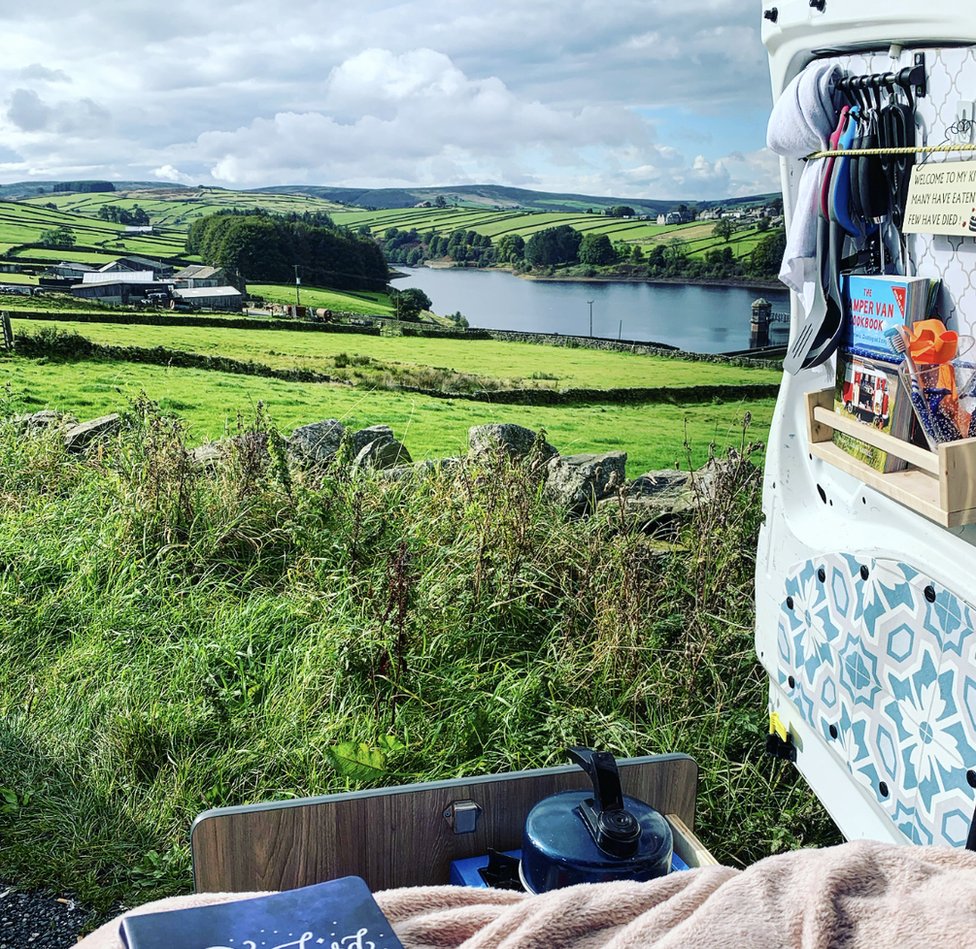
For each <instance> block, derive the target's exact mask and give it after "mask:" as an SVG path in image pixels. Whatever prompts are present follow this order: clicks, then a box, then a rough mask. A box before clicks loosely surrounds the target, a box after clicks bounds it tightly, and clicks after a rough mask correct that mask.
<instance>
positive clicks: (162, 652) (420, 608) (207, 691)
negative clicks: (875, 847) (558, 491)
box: [0, 399, 835, 907]
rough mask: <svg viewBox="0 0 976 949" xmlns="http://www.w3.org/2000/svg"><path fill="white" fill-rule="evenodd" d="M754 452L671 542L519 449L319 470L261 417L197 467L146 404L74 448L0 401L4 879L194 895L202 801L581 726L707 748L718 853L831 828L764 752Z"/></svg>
mask: <svg viewBox="0 0 976 949" xmlns="http://www.w3.org/2000/svg"><path fill="white" fill-rule="evenodd" d="M3 414H4V412H3V406H2V404H0V416H2V415H3ZM751 453H752V446H749V445H748V444H746V443H745V441H743V444H742V446H741V448H740V450H739V451H738V452H734V453H733V454H732V455H731V456H730V458H729V459H728V460H727V461H726V462H725V463H724V465H723V475H722V477H721V478H720V479H719V485H718V489H717V492H716V494H715V497H714V499H713V500H712V501H711V502H710V503H709V504H707V505H705V506H704V507H703V509H702V510H701V512H700V513H699V514H698V515H696V517H695V519H694V520H693V521H692V522H690V523H688V524H687V525H686V526H685V527H684V528H683V529H682V530H681V531H680V532H679V533H678V534H677V535H676V536H669V537H667V538H664V537H654V536H651V535H648V534H646V533H643V532H641V531H639V530H637V529H636V524H635V522H634V521H632V520H629V519H628V517H627V516H626V514H625V512H624V509H623V507H622V506H615V505H611V506H610V507H609V508H606V509H602V510H601V512H599V513H598V514H597V516H595V517H593V518H590V519H585V520H570V519H566V518H565V517H564V516H562V515H561V514H560V512H559V511H557V510H556V509H554V508H553V507H551V506H550V505H549V503H548V502H547V501H546V500H545V498H544V496H543V493H542V491H541V490H540V474H539V470H538V466H537V465H535V464H534V460H533V459H530V460H529V462H528V463H527V464H522V465H519V464H514V463H512V462H510V461H508V460H507V459H505V458H503V457H498V458H491V459H488V460H486V461H483V462H479V463H473V462H470V463H465V464H463V465H461V466H460V467H457V468H452V469H450V470H443V471H440V472H439V473H437V474H435V475H433V476H431V477H428V478H425V479H423V480H412V481H407V482H394V481H389V480H383V479H381V478H378V477H376V476H374V475H369V474H367V473H362V472H359V473H357V472H353V471H351V470H350V469H348V468H346V467H343V466H341V465H338V464H337V465H335V466H334V467H332V468H330V469H327V470H324V471H320V472H317V473H315V474H311V475H309V474H303V473H301V472H299V471H296V470H293V469H292V468H291V467H290V466H289V462H288V459H287V457H286V455H285V453H284V452H283V451H282V443H281V439H280V437H279V436H278V434H277V433H276V431H275V429H274V427H273V425H272V424H271V423H270V421H269V420H268V419H267V418H266V417H265V415H264V413H263V412H260V411H259V412H258V416H257V418H256V420H254V421H252V422H250V423H249V424H247V425H245V424H243V423H242V424H241V425H240V430H239V433H238V437H237V439H236V440H235V442H234V448H233V449H232V451H231V453H230V456H229V459H228V462H227V464H226V466H224V467H222V468H219V469H217V470H216V471H213V472H206V471H201V470H199V469H196V468H194V467H193V466H192V465H190V463H189V462H188V460H187V455H186V451H185V446H184V433H183V431H182V429H181V426H180V424H179V423H178V422H177V421H174V420H172V419H168V418H166V417H164V416H163V415H162V414H160V412H159V411H158V409H157V407H156V406H154V405H153V404H152V403H150V402H148V401H146V400H144V399H143V400H139V401H137V402H136V403H135V404H134V405H133V406H132V408H131V411H130V412H129V414H128V416H127V425H126V426H125V428H124V430H123V432H122V433H121V434H120V435H119V436H117V437H116V438H115V439H114V440H113V441H111V442H108V443H103V444H102V445H101V446H100V447H99V448H98V449H97V450H94V451H92V452H91V453H90V454H89V455H88V456H87V457H86V458H85V459H84V460H80V461H79V460H78V459H77V458H73V457H69V456H68V455H66V453H65V452H64V450H63V448H62V446H61V444H60V442H59V440H58V437H57V435H56V433H51V434H46V435H37V436H31V437H26V436H25V435H23V434H22V433H20V432H18V430H17V427H16V425H15V424H14V422H13V421H12V420H10V419H7V420H6V421H4V420H2V419H0V714H2V718H0V878H3V879H9V880H14V881H16V882H18V883H22V884H25V885H51V886H57V887H58V888H60V889H70V890H73V891H74V892H76V893H78V894H79V895H80V896H81V897H82V898H84V899H85V900H89V901H93V902H95V903H96V905H98V906H100V907H106V906H108V905H109V904H110V903H112V902H113V901H115V900H123V901H126V902H135V901H141V900H145V899H149V898H152V897H155V896H159V895H164V894H169V893H174V892H179V891H186V890H189V889H190V887H191V881H190V875H189V854H188V843H187V841H188V831H189V827H190V823H191V821H192V819H193V817H194V816H195V815H196V814H197V813H198V812H199V811H201V810H203V809H205V808H208V807H213V806H216V805H223V804H242V803H247V802H253V801H259V800H268V799H274V798H283V797H290V796H302V795H311V794H323V793H328V792H333V791H339V790H344V789H350V788H360V787H366V786H378V785H384V784H393V783H403V782H409V781H416V780H426V779H435V778H446V777H453V776H457V775H462V774H474V773H483V772H489V771H502V770H509V769H513V768H525V767H534V766H542V765H548V764H553V763H558V762H562V761H564V749H565V748H566V747H567V746H568V745H572V744H585V745H592V746H597V747H600V748H604V749H607V750H611V751H613V752H615V753H616V754H618V755H637V754H648V753H655V752H670V751H684V752H687V753H689V754H692V755H693V756H694V757H696V758H697V760H698V761H699V764H700V766H701V775H702V780H701V798H700V808H699V829H700V832H701V834H702V836H703V838H704V840H705V841H706V843H707V844H708V845H709V846H710V847H711V848H712V850H713V852H714V853H715V854H716V855H717V856H718V857H719V858H720V859H722V860H726V861H731V862H733V863H746V862H749V861H752V860H755V859H757V858H759V857H762V856H764V855H766V854H768V853H770V852H772V851H775V850H778V849H782V848H785V847H793V846H798V845H803V844H810V843H818V842H828V841H833V840H834V839H835V832H834V831H833V829H832V827H831V825H830V823H829V820H828V819H827V817H826V815H825V814H824V812H823V811H822V809H821V808H820V807H819V805H818V803H817V801H816V799H815V798H814V797H813V796H812V795H811V794H810V792H809V791H808V790H807V789H806V787H805V786H804V785H803V783H802V781H800V780H799V779H798V778H797V777H796V775H795V773H794V772H793V771H792V770H791V769H789V767H785V768H784V767H780V766H779V765H777V764H774V763H772V762H771V761H769V760H767V759H766V758H765V757H764V756H763V753H762V747H763V739H764V716H765V691H764V684H763V677H762V675H761V673H760V670H759V669H758V667H757V665H756V663H755V660H754V657H753V652H752V615H753V612H752V572H753V551H754V549H755V542H756V531H757V526H758V523H759V518H760V510H759V502H758V493H759V478H758V473H757V471H756V469H755V468H754V467H753V465H752V463H751V461H750V456H751Z"/></svg>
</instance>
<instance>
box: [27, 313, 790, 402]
mask: <svg viewBox="0 0 976 949" xmlns="http://www.w3.org/2000/svg"><path fill="white" fill-rule="evenodd" d="M13 324H14V331H15V332H17V333H20V332H35V333H36V332H38V331H39V329H40V328H41V327H52V326H54V327H58V328H59V329H61V330H64V331H66V332H74V333H78V334H79V335H81V336H84V337H86V338H88V339H91V340H93V341H94V342H97V343H108V344H111V345H115V346H144V347H153V346H165V347H166V348H167V349H176V350H181V351H184V352H194V353H203V354H205V355H220V356H228V357H230V358H233V359H240V360H245V361H253V362H258V363H262V364H264V365H267V366H274V367H278V368H294V367H301V368H307V369H315V370H318V371H320V372H331V371H333V370H334V368H335V365H336V357H337V356H339V355H340V354H341V355H342V356H343V357H348V356H365V357H369V359H370V360H373V361H375V365H373V366H372V367H370V365H369V363H366V364H364V368H365V369H370V368H372V369H373V370H375V371H377V372H381V371H382V369H383V367H385V366H386V367H390V366H397V367H402V366H409V367H414V368H417V367H432V368H435V369H440V370H444V371H448V372H453V373H468V374H472V375H476V376H480V377H487V378H491V379H497V380H505V381H506V382H512V383H517V382H519V381H521V382H522V383H526V382H528V383H529V384H533V383H536V384H538V383H541V384H543V385H544V386H545V387H547V388H558V389H571V388H592V389H610V388H614V389H619V388H653V387H657V386H673V387H676V388H677V387H681V386H693V385H730V386H734V385H749V384H762V383H776V382H778V381H779V378H780V373H779V372H777V371H775V370H771V369H763V368H751V367H742V366H731V365H725V364H722V363H706V362H693V361H691V360H688V361H685V360H681V359H671V358H665V357H655V356H646V355H643V354H639V353H625V352H612V351H606V350H599V349H586V348H583V347H580V348H576V349H574V348H569V347H564V346H541V345H534V344H530V343H509V342H499V341H496V340H491V339H472V340H464V339H437V338H423V337H400V336H396V337H383V336H360V335H346V334H342V335H340V334H333V333H298V332H289V331H287V330H263V331H254V332H248V331H245V330H239V329H214V328H211V327H193V326H178V325H174V326H172V327H170V326H127V325H125V324H106V323H72V322H70V321H67V320H65V321H63V322H62V321H58V322H57V323H40V322H32V321H29V320H16V319H15V320H14V321H13ZM347 361H348V360H347ZM543 367H544V369H545V372H544V373H543V372H541V371H540V370H541V369H542V368H543Z"/></svg>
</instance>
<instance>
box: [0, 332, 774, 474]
mask: <svg viewBox="0 0 976 949" xmlns="http://www.w3.org/2000/svg"><path fill="white" fill-rule="evenodd" d="M146 329H148V327H146ZM295 335H298V334H295ZM301 335H302V336H303V337H304V336H306V335H308V334H301ZM511 345H513V346H514V345H515V344H511ZM4 387H5V388H6V389H7V391H8V393H9V400H10V404H11V405H12V406H13V407H14V409H15V410H16V411H18V412H24V411H34V410H37V409H40V408H56V409H60V410H62V411H65V412H69V413H71V414H73V415H75V416H76V417H78V418H95V417H97V416H100V415H104V414H107V413H109V412H117V411H119V410H120V409H123V408H124V407H125V405H126V404H127V403H128V401H129V400H131V399H133V398H136V397H138V396H139V395H140V393H145V394H146V395H147V396H148V397H149V398H150V399H153V400H155V401H157V402H158V403H159V404H160V405H161V406H162V407H163V409H164V410H165V411H167V412H171V413H175V414H178V415H179V416H180V417H181V418H182V419H184V420H185V423H186V425H187V428H188V435H187V437H188V438H189V439H190V440H191V441H192V442H201V441H205V440H208V439H216V438H221V437H223V436H224V435H226V434H227V433H228V432H232V431H234V430H235V428H236V425H237V420H238V415H243V416H244V417H247V416H250V415H252V414H253V413H254V412H255V411H256V408H257V406H258V404H259V403H262V404H263V405H264V406H266V408H267V411H268V413H269V414H270V415H271V417H272V418H273V419H274V421H275V423H276V424H277V425H278V426H279V427H280V428H281V430H282V431H284V432H290V431H291V430H292V429H293V428H295V427H297V426H299V425H304V424H307V423H309V422H316V421H319V420H321V419H325V418H338V419H340V420H341V421H343V423H344V424H346V425H349V426H354V427H357V428H358V427H365V426H368V425H376V424H379V423H387V424H389V425H391V426H392V427H393V430H394V431H395V433H396V435H397V437H398V438H400V439H401V440H402V441H403V442H404V444H405V445H406V446H407V448H408V449H409V451H410V453H411V455H412V456H413V457H414V458H415V459H425V458H443V457H448V456H454V455H458V454H462V453H464V452H465V451H466V450H467V431H468V428H470V427H471V426H472V425H480V424H484V423H486V422H514V423H516V424H519V425H525V426H526V427H528V428H532V429H540V428H542V429H545V431H546V432H547V434H548V437H549V440H550V441H551V442H552V443H553V444H554V445H555V446H556V447H557V448H558V449H559V450H560V451H561V452H562V453H563V454H572V453H576V452H604V451H616V450H623V451H626V452H627V453H628V464H627V470H628V473H629V474H630V476H632V477H636V476H637V475H639V474H642V473H643V472H645V471H648V470H651V469H654V468H667V467H672V466H673V465H674V464H675V462H680V461H681V460H683V459H684V458H685V457H686V454H687V452H686V450H685V448H684V445H685V442H686V441H687V442H688V443H690V445H691V448H692V457H693V459H694V462H695V463H696V464H703V463H704V461H705V460H706V458H707V456H708V451H709V445H710V444H712V443H714V444H716V445H718V446H719V447H725V446H728V445H731V444H735V443H736V442H737V440H738V438H739V435H738V427H739V425H738V420H739V419H740V418H741V417H742V415H743V413H744V412H746V411H748V412H751V414H752V419H753V429H754V432H755V433H756V437H757V438H764V437H765V435H764V433H765V432H766V431H767V430H768V427H769V422H770V419H771V418H772V410H773V400H772V399H766V400H750V401H749V402H746V403H737V402H720V403H704V404H692V405H673V404H668V403H658V404H652V405H601V404H590V405H573V406H522V405H492V404H490V403H485V402H470V401H466V400H463V399H442V398H433V397H431V396H423V395H417V394H414V393H407V392H390V391H383V390H377V391H370V390H369V389H362V388H353V387H351V386H344V385H330V384H324V383H297V382H285V381H282V380H278V379H265V378H260V377H254V376H239V375H231V374H227V373H220V372H211V371H206V370H197V369H181V368H169V367H164V366H148V365H141V364H134V363H126V362H113V361H90V362H88V361H79V362H74V361H63V362H62V361H55V360H49V359H24V358H20V357H18V358H16V359H13V358H6V359H2V358H0V390H2V389H3V388H4Z"/></svg>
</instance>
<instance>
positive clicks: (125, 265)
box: [99, 255, 173, 280]
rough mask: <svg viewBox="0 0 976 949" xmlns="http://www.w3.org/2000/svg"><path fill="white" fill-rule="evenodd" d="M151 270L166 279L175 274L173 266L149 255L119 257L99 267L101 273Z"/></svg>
mask: <svg viewBox="0 0 976 949" xmlns="http://www.w3.org/2000/svg"><path fill="white" fill-rule="evenodd" d="M146 270H150V271H152V273H153V275H154V276H155V277H156V278H157V279H161V280H165V279H167V278H169V277H172V276H173V268H172V267H171V266H170V265H169V264H165V263H163V262H162V261H159V260H150V259H149V258H148V257H137V256H135V255H133V256H129V257H119V258H118V259H117V260H113V261H112V262H111V263H108V264H106V265H105V266H104V267H100V268H99V272H100V273H139V272H142V271H146Z"/></svg>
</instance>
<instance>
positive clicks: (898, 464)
mask: <svg viewBox="0 0 976 949" xmlns="http://www.w3.org/2000/svg"><path fill="white" fill-rule="evenodd" d="M937 287H938V284H937V283H936V284H935V285H934V286H933V282H932V281H931V280H929V279H928V277H897V276H883V275H874V274H870V275H869V274H851V275H849V276H847V277H846V278H845V281H844V291H845V294H846V300H847V304H848V321H847V332H846V336H845V339H844V341H843V343H842V344H841V348H840V349H839V350H838V354H837V377H836V385H835V389H834V411H835V412H837V413H838V414H840V415H843V416H845V417H847V418H853V419H856V420H857V421H859V422H861V423H863V424H864V425H873V426H874V427H875V428H876V429H878V430H879V431H882V432H885V433H887V434H889V435H891V436H893V437H894V438H899V439H902V440H904V441H908V440H909V439H910V438H911V434H912V424H913V420H914V414H913V411H912V403H911V397H910V395H909V393H908V392H907V390H906V388H905V386H904V385H903V383H902V381H901V378H900V377H899V375H898V365H899V363H900V362H901V360H902V357H901V355H900V354H899V353H898V352H897V351H896V350H895V349H894V347H893V346H892V342H891V339H892V335H893V333H894V332H897V330H898V328H899V327H902V326H911V325H912V324H913V323H915V322H916V321H917V320H923V319H925V318H926V316H927V315H928V312H929V310H930V308H931V301H932V299H933V296H934V292H935V290H936V289H937ZM833 441H834V444H836V445H837V446H838V447H839V448H843V449H844V451H846V452H847V453H848V454H849V455H852V456H853V457H855V458H857V459H858V460H860V461H863V462H864V463H865V464H866V465H869V466H870V467H872V468H874V469H875V470H876V471H882V472H890V471H898V470H900V469H902V468H904V467H905V466H906V465H905V462H904V461H903V460H902V459H900V458H897V457H895V456H894V455H891V454H889V453H888V452H886V451H884V450H882V449H880V448H875V447H874V446H873V445H868V444H866V443H865V442H862V441H860V440H859V439H857V438H855V437H853V436H851V435H847V434H846V433H844V432H838V431H835V432H834V435H833Z"/></svg>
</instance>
